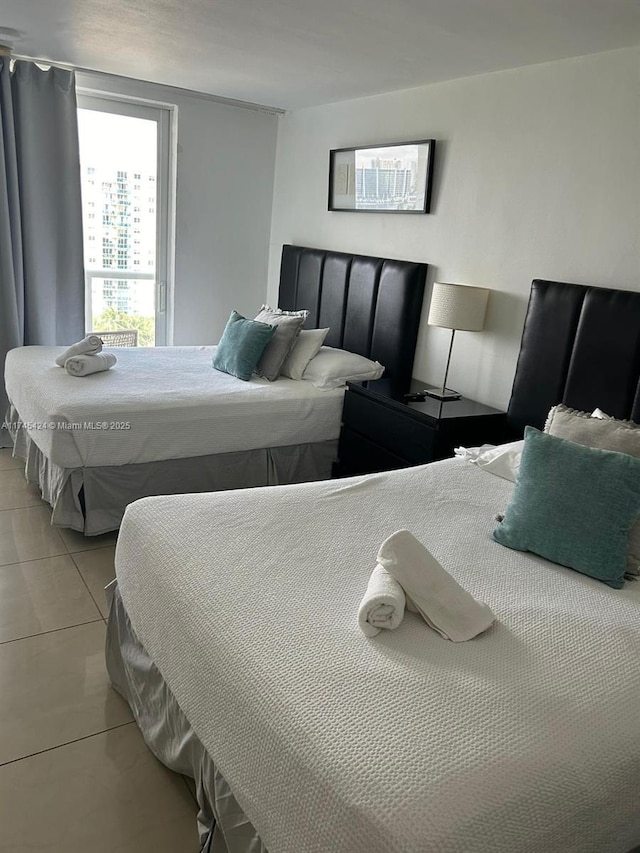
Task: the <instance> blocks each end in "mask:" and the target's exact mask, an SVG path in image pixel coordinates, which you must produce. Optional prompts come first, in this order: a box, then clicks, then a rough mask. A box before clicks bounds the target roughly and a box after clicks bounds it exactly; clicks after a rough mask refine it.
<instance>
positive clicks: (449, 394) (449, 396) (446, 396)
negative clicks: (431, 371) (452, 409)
mask: <svg viewBox="0 0 640 853" xmlns="http://www.w3.org/2000/svg"><path fill="white" fill-rule="evenodd" d="M424 393H425V394H426V395H427V397H433V398H434V400H441V401H442V402H443V403H445V402H447V401H448V400H460V399H461V398H462V394H458V392H457V391H453V390H452V389H451V388H445V389H444V391H443V390H442V389H438V388H425V389H424Z"/></svg>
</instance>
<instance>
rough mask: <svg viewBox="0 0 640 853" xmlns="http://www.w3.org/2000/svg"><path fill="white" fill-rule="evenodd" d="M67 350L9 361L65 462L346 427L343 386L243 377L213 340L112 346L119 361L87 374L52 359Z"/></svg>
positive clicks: (165, 455)
mask: <svg viewBox="0 0 640 853" xmlns="http://www.w3.org/2000/svg"><path fill="white" fill-rule="evenodd" d="M62 350H63V348H62V347H21V348H19V349H14V350H11V351H10V352H9V353H8V355H7V360H6V365H5V381H6V386H7V394H8V396H9V400H10V401H11V403H12V404H13V406H14V407H15V408H16V409H17V411H18V413H19V414H20V417H21V419H22V421H23V423H25V424H26V425H27V431H28V433H29V435H30V437H31V438H32V439H33V441H34V442H35V443H36V444H37V445H38V447H39V448H40V450H41V451H42V452H43V453H44V454H46V455H47V456H48V457H49V458H50V459H51V460H52V461H53V462H55V463H56V464H57V465H59V466H60V467H61V468H78V467H98V466H102V465H126V464H131V463H140V462H152V461H161V460H164V459H180V458H187V457H193V456H205V455H209V454H213V453H230V452H234V451H237V450H254V449H256V448H260V447H282V446H285V445H292V444H307V443H311V442H318V441H330V440H334V439H336V438H337V437H338V434H339V432H340V417H341V412H342V398H343V395H344V391H343V389H336V390H334V391H319V390H318V389H317V388H314V386H313V385H312V384H311V383H310V382H304V381H298V382H296V381H294V380H292V379H286V378H282V379H278V381H277V382H268V381H267V380H266V379H260V378H258V377H254V378H252V379H251V380H250V381H249V382H243V381H242V380H240V379H237V378H236V377H234V376H229V375H228V374H226V373H221V372H220V371H218V370H214V369H213V367H212V366H211V359H212V356H213V353H214V352H215V347H156V348H124V347H123V348H113V352H115V353H116V354H117V357H118V363H117V364H116V366H115V367H114V368H112V369H111V370H108V371H106V372H104V373H98V374H94V375H92V376H87V377H81V378H80V377H76V376H69V375H68V374H67V372H66V371H65V370H63V369H62V368H60V367H57V366H56V364H55V358H56V356H57V355H59V354H60V353H61V352H62ZM91 424H93V425H106V428H105V429H102V428H91V427H90V426H87V425H91ZM66 425H73V428H67V427H66Z"/></svg>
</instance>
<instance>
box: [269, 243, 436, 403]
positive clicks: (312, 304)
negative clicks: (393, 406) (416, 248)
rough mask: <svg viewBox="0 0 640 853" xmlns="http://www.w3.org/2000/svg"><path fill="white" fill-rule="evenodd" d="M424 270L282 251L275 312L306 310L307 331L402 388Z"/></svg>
mask: <svg viewBox="0 0 640 853" xmlns="http://www.w3.org/2000/svg"><path fill="white" fill-rule="evenodd" d="M426 273H427V264H421V263H414V262H411V261H395V260H390V259H389V258H375V257H369V256H368V255H349V254H345V253H344V252H332V251H328V250H325V249H310V248H305V247H303V246H290V245H285V246H283V247H282V263H281V266H280V293H279V303H278V304H279V306H280V308H283V309H285V310H288V311H292V310H299V309H302V308H307V309H308V310H309V312H310V314H309V317H308V318H307V322H306V323H305V326H306V327H307V328H325V327H327V326H328V327H329V329H330V331H329V334H328V335H327V338H326V340H325V343H326V345H327V346H331V347H340V348H341V349H346V350H349V351H350V352H355V353H358V354H359V355H364V356H366V357H367V358H373V359H376V360H377V361H379V362H380V363H381V364H384V366H385V368H386V370H385V377H388V378H391V379H393V380H394V382H397V383H398V385H399V386H402V385H406V386H407V387H408V385H409V380H410V379H411V370H412V367H413V357H414V353H415V347H416V340H417V338H418V327H419V325H420V312H421V309H422V297H423V295H424V285H425V278H426Z"/></svg>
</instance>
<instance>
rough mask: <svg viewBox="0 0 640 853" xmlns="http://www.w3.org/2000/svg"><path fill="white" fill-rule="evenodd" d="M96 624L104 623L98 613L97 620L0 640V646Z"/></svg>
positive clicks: (102, 617)
mask: <svg viewBox="0 0 640 853" xmlns="http://www.w3.org/2000/svg"><path fill="white" fill-rule="evenodd" d="M96 622H104V616H103V615H102V613H100V618H99V619H89V621H88V622H78V623H77V624H76V625H64V626H63V627H62V628H51V630H49V631H40V633H39V634H27V635H26V636H24V637H14V639H13V640H0V646H6V645H8V644H9V643H19V642H20V640H31V639H33V637H44V636H45V635H46V634H57V633H58V632H59V631H68V630H69V629H70V628H82V626H83V625H95V624H96Z"/></svg>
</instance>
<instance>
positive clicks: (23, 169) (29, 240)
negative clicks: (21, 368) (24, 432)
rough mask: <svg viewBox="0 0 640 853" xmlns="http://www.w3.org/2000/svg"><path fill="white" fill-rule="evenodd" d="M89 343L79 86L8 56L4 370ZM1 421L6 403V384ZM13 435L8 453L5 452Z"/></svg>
mask: <svg viewBox="0 0 640 853" xmlns="http://www.w3.org/2000/svg"><path fill="white" fill-rule="evenodd" d="M83 336H84V263H83V254H82V201H81V195H80V153H79V147H78V118H77V113H76V92H75V78H74V74H73V72H71V71H63V70H62V69H60V68H51V69H49V70H48V71H42V70H41V69H40V68H38V66H37V65H35V64H34V63H32V62H20V61H17V62H16V63H15V65H14V68H13V71H11V69H10V64H9V57H6V56H5V57H0V363H1V364H2V367H3V369H4V360H5V356H6V353H7V351H8V350H10V349H12V348H13V347H18V346H23V345H29V344H45V345H52V344H70V343H73V342H74V341H76V340H78V339H79V338H82V337H83ZM0 390H1V393H0V416H1V417H2V419H4V415H5V412H6V410H7V405H8V402H7V398H6V394H5V390H4V381H3V382H2V383H1V384H0ZM7 439H8V436H7V433H6V430H4V429H3V430H2V433H1V434H0V446H7V445H8V443H10V442H9V441H7Z"/></svg>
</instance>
